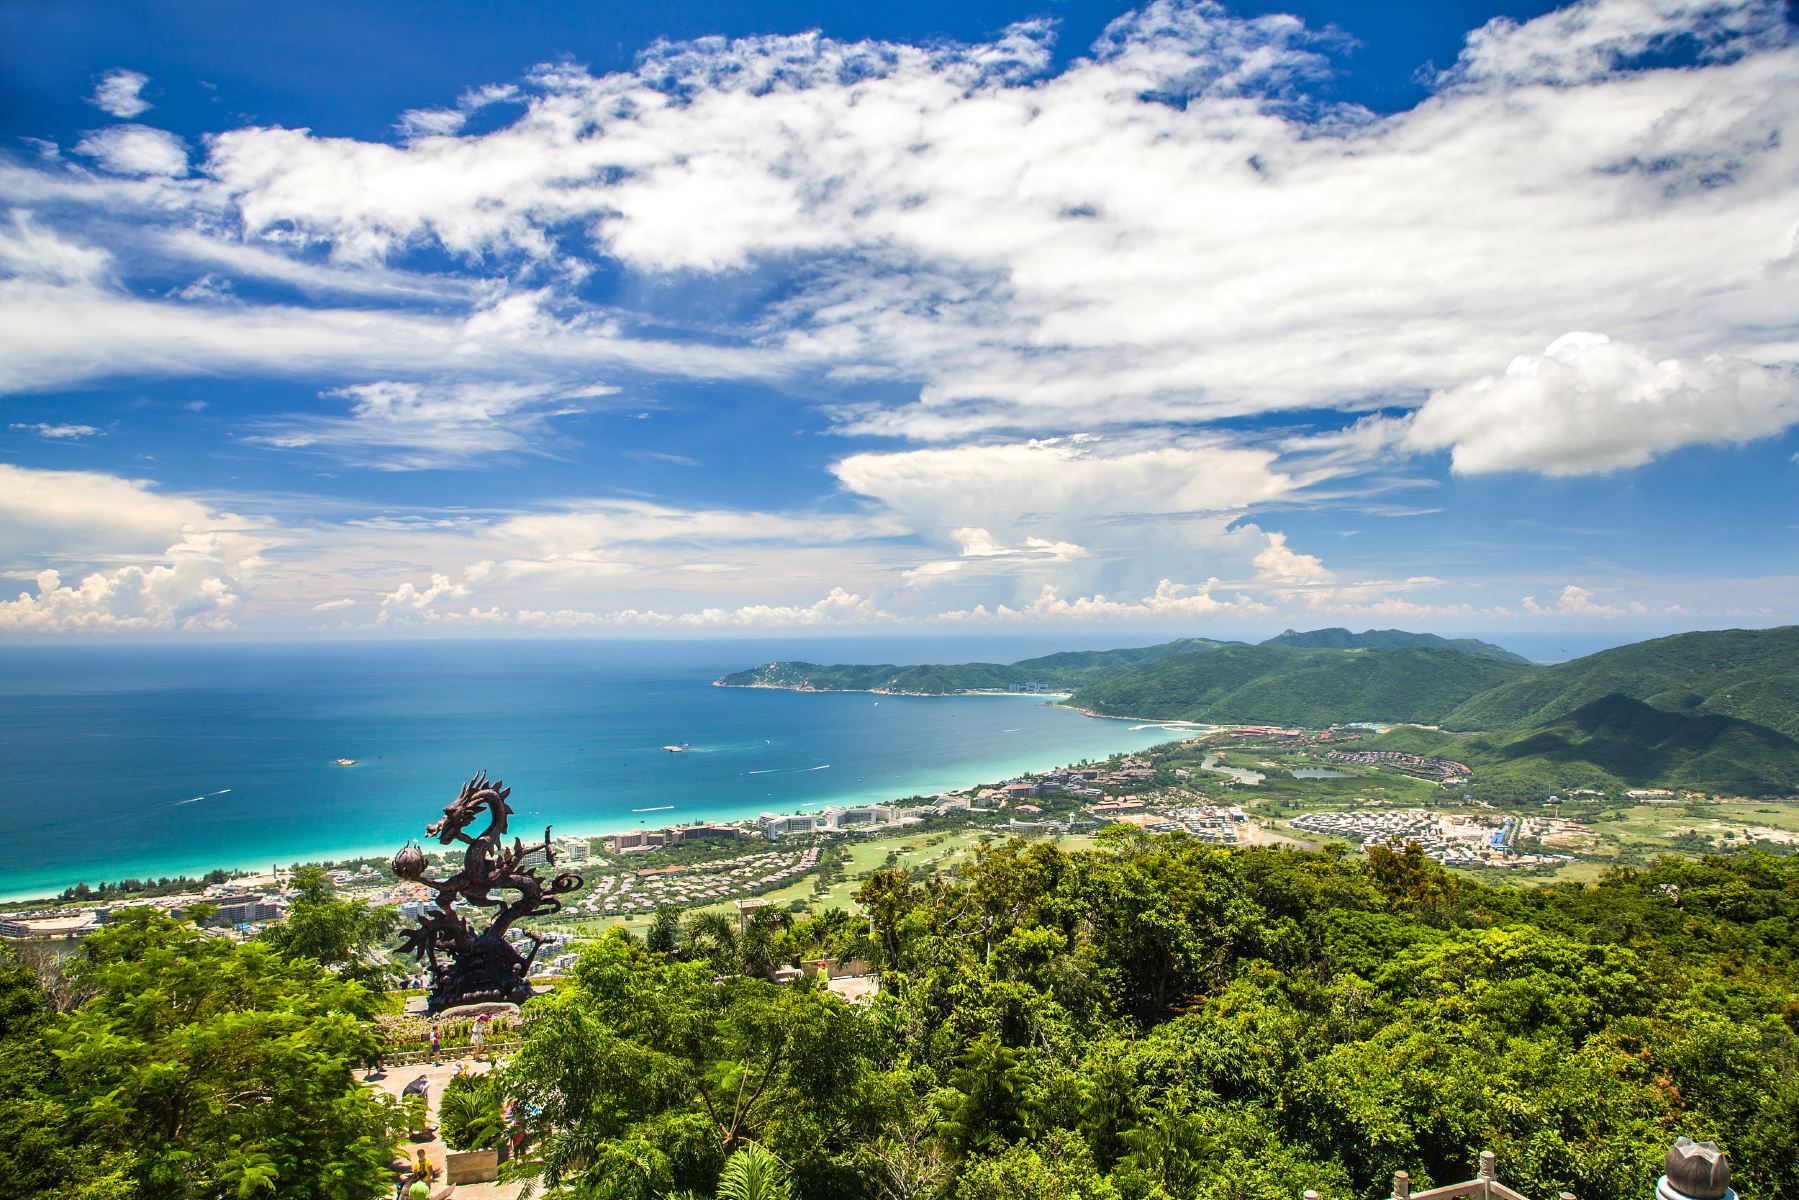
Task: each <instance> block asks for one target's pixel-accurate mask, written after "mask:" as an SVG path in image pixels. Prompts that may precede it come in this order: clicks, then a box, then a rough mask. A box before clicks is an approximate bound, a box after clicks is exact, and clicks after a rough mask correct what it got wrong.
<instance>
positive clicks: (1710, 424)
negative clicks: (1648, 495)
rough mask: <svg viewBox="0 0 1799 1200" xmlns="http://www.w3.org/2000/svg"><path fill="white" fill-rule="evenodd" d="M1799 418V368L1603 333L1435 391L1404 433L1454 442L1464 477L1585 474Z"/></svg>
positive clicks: (1410, 438)
mask: <svg viewBox="0 0 1799 1200" xmlns="http://www.w3.org/2000/svg"><path fill="white" fill-rule="evenodd" d="M1796 422H1799V370H1795V369H1794V368H1792V367H1787V368H1770V367H1763V366H1759V365H1757V364H1755V363H1752V362H1747V361H1745V360H1743V359H1740V358H1726V357H1723V356H1722V355H1716V354H1714V355H1709V356H1707V357H1705V358H1703V359H1699V360H1697V361H1695V360H1690V359H1689V360H1686V361H1682V360H1680V359H1663V360H1660V361H1657V360H1656V359H1655V358H1653V357H1651V355H1650V354H1649V353H1648V352H1647V351H1645V350H1643V349H1641V348H1639V347H1636V346H1631V345H1627V344H1624V343H1621V342H1614V341H1612V340H1611V339H1609V338H1607V337H1605V336H1604V335H1603V334H1595V333H1570V334H1566V335H1564V336H1562V337H1560V338H1557V339H1556V340H1555V341H1554V342H1552V343H1550V345H1549V348H1548V349H1547V350H1546V351H1544V352H1543V353H1542V354H1541V355H1521V356H1519V357H1518V358H1515V359H1513V360H1512V363H1511V365H1510V366H1508V367H1507V368H1506V370H1505V374H1503V375H1497V376H1495V375H1487V376H1483V377H1481V378H1479V379H1475V380H1472V381H1470V382H1468V383H1464V384H1461V385H1459V386H1457V387H1454V388H1451V389H1449V390H1447V391H1443V392H1438V393H1436V394H1435V395H1433V396H1432V397H1431V398H1430V399H1429V400H1428V401H1427V402H1426V403H1425V405H1424V407H1423V408H1421V409H1419V410H1418V412H1417V413H1416V414H1415V415H1414V417H1413V419H1412V421H1411V424H1410V426H1409V428H1407V429H1406V431H1405V433H1404V437H1405V440H1406V441H1407V442H1408V443H1409V444H1410V445H1412V446H1414V447H1418V448H1420V449H1426V450H1441V449H1445V448H1447V449H1448V450H1449V451H1450V455H1451V461H1452V462H1453V463H1454V466H1455V469H1456V470H1457V471H1458V472H1461V473H1464V474H1471V475H1472V474H1480V473H1483V472H1488V471H1537V472H1540V473H1542V474H1545V475H1580V474H1592V473H1596V472H1602V471H1615V470H1617V469H1619V468H1621V467H1636V466H1641V465H1642V464H1644V463H1646V462H1648V461H1649V460H1650V459H1651V458H1654V457H1656V456H1657V455H1659V454H1665V453H1667V452H1669V451H1671V450H1676V449H1678V448H1680V447H1681V446H1693V445H1719V444H1728V443H1736V442H1746V441H1751V440H1753V439H1755V438H1760V437H1768V436H1770V435H1772V434H1776V433H1779V432H1780V431H1781V430H1783V429H1785V428H1787V427H1788V426H1790V425H1792V424H1794V423H1796Z"/></svg>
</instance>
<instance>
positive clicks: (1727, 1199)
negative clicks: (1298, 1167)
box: [1304, 1137, 1737, 1200]
mask: <svg viewBox="0 0 1799 1200" xmlns="http://www.w3.org/2000/svg"><path fill="white" fill-rule="evenodd" d="M1666 1167H1667V1173H1666V1174H1665V1175H1663V1176H1662V1177H1661V1178H1660V1179H1658V1180H1657V1181H1656V1185H1655V1196H1654V1197H1653V1200H1737V1194H1736V1192H1735V1191H1734V1190H1732V1189H1731V1186H1730V1160H1729V1158H1727V1157H1726V1156H1725V1155H1724V1154H1723V1153H1722V1152H1721V1151H1719V1149H1718V1147H1717V1146H1716V1145H1715V1144H1714V1143H1712V1142H1695V1141H1693V1140H1692V1139H1691V1138H1685V1137H1683V1138H1678V1139H1676V1140H1675V1142H1674V1145H1673V1146H1672V1147H1671V1148H1670V1149H1669V1150H1668V1157H1667V1163H1666ZM1304 1200H1320V1197H1319V1195H1318V1193H1317V1192H1314V1191H1307V1192H1306V1193H1305V1195H1304ZM1391 1200H1530V1198H1529V1197H1528V1196H1525V1195H1524V1194H1523V1193H1521V1192H1517V1191H1514V1190H1512V1189H1511V1188H1509V1187H1507V1186H1505V1184H1503V1183H1501V1182H1499V1172H1498V1170H1497V1169H1496V1166H1495V1163H1494V1159H1493V1152H1492V1151H1491V1150H1482V1151H1481V1152H1480V1173H1479V1174H1477V1175H1476V1176H1475V1177H1474V1178H1473V1179H1466V1180H1463V1181H1462V1182H1461V1183H1446V1184H1444V1185H1443V1186H1441V1187H1434V1188H1427V1189H1426V1190H1424V1191H1422V1192H1414V1191H1413V1190H1412V1177H1411V1175H1410V1174H1409V1173H1408V1172H1405V1171H1397V1172H1395V1173H1394V1175H1393V1194H1392V1197H1391ZM1556 1200H1575V1197H1574V1193H1572V1192H1561V1193H1558V1194H1557V1197H1556ZM1645 1200H1650V1198H1648V1197H1645Z"/></svg>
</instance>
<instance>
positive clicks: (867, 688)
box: [718, 638, 1235, 696]
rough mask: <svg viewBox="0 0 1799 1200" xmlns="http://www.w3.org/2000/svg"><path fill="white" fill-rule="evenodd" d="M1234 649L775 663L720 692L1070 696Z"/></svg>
mask: <svg viewBox="0 0 1799 1200" xmlns="http://www.w3.org/2000/svg"><path fill="white" fill-rule="evenodd" d="M1232 644H1235V643H1225V642H1215V641H1212V640H1211V639H1209V638H1181V639H1179V640H1178V641H1173V642H1164V643H1162V644H1161V645H1157V646H1132V647H1126V648H1124V649H1119V650H1072V651H1064V652H1062V653H1058V654H1046V655H1043V656H1042V657H1040V658H1027V659H1023V660H1021V661H1019V662H1015V663H1011V664H1004V663H948V664H945V663H931V664H923V665H917V666H895V665H894V664H893V663H876V664H872V665H860V664H821V663H808V662H772V663H765V664H763V665H762V666H760V667H752V668H750V669H749V670H747V671H734V672H732V673H731V674H729V675H726V676H725V677H724V678H722V679H720V680H718V685H719V686H720V687H774V688H792V689H795V690H800V691H818V692H912V693H918V694H923V695H934V696H937V695H953V694H955V693H957V692H974V691H1018V690H1021V689H1023V688H1025V687H1027V686H1030V685H1036V686H1037V687H1040V688H1047V689H1050V690H1053V691H1069V690H1072V689H1074V688H1077V687H1079V686H1080V685H1081V684H1083V683H1086V682H1089V681H1090V680H1093V679H1097V678H1099V677H1101V676H1103V675H1106V674H1109V673H1111V672H1114V671H1118V670H1122V669H1126V668H1129V667H1134V666H1137V665H1140V664H1142V663H1148V662H1153V661H1155V660H1156V659H1159V658H1164V657H1167V656H1168V655H1170V654H1183V653H1188V654H1192V653H1205V652H1207V651H1210V650H1213V649H1215V648H1217V647H1219V646H1223V645H1232Z"/></svg>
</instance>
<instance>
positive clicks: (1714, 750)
mask: <svg viewBox="0 0 1799 1200" xmlns="http://www.w3.org/2000/svg"><path fill="white" fill-rule="evenodd" d="M1366 746H1367V748H1368V749H1372V750H1400V751H1403V752H1406V753H1410V754H1426V755H1440V756H1444V757H1449V758H1453V759H1456V760H1457V761H1460V762H1465V763H1468V764H1469V765H1470V766H1471V767H1474V768H1475V772H1476V775H1477V776H1478V777H1479V778H1480V779H1482V780H1484V781H1486V782H1488V783H1502V782H1506V781H1525V780H1536V781H1540V782H1541V783H1543V784H1544V785H1545V786H1546V787H1582V786H1584V787H1607V788H1624V787H1648V786H1663V787H1686V788H1694V789H1697V790H1700V791H1705V792H1725V793H1749V794H1760V793H1770V792H1789V791H1793V790H1796V789H1799V741H1795V740H1794V739H1793V738H1790V737H1788V736H1787V735H1786V734H1784V733H1780V732H1777V731H1776V730H1773V729H1769V728H1766V727H1765V726H1761V725H1756V724H1753V723H1751V722H1748V721H1741V720H1738V719H1736V718H1735V717H1725V716H1719V715H1718V714H1716V713H1703V712H1700V713H1677V712H1667V711H1665V710H1663V709H1659V708H1655V707H1653V706H1651V705H1649V704H1645V703H1644V702H1642V701H1641V700H1633V699H1631V698H1630V697H1628V696H1624V695H1621V694H1618V693H1613V694H1611V695H1609V696H1602V697H1600V698H1599V699H1597V700H1594V701H1591V702H1590V703H1587V704H1584V705H1582V706H1581V707H1580V708H1578V709H1575V710H1574V711H1573V712H1571V713H1569V714H1568V715H1566V716H1563V717H1559V718H1556V719H1555V720H1552V721H1548V722H1546V723H1544V724H1542V725H1540V726H1538V727H1536V728H1535V729H1530V730H1525V731H1522V732H1504V731H1501V732H1496V733H1488V734H1476V735H1473V736H1465V735H1464V736H1457V735H1453V734H1446V733H1440V732H1436V731H1434V730H1427V729H1395V730H1392V731H1390V732H1388V733H1386V734H1383V735H1382V736H1380V737H1378V738H1375V739H1373V740H1371V741H1370V742H1368V743H1366Z"/></svg>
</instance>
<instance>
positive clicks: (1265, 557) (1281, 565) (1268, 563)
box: [1255, 533, 1337, 588]
mask: <svg viewBox="0 0 1799 1200" xmlns="http://www.w3.org/2000/svg"><path fill="white" fill-rule="evenodd" d="M1267 536H1268V545H1267V546H1266V547H1265V548H1264V549H1263V550H1262V551H1261V552H1260V553H1259V554H1257V555H1256V557H1255V566H1256V578H1257V580H1258V581H1260V582H1262V583H1266V584H1270V585H1273V586H1276V587H1281V588H1304V587H1314V586H1318V585H1321V584H1329V583H1334V582H1335V581H1336V578H1337V576H1336V573H1335V572H1333V571H1331V570H1330V569H1329V568H1327V567H1326V566H1325V565H1324V560H1323V559H1321V558H1319V557H1318V556H1317V555H1314V554H1301V553H1299V552H1298V551H1297V550H1293V549H1291V548H1290V547H1289V546H1288V545H1287V535H1286V534H1284V533H1269V534H1268V535H1267Z"/></svg>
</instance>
